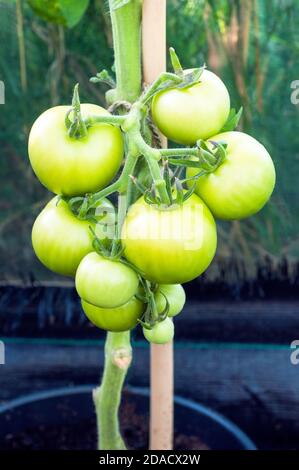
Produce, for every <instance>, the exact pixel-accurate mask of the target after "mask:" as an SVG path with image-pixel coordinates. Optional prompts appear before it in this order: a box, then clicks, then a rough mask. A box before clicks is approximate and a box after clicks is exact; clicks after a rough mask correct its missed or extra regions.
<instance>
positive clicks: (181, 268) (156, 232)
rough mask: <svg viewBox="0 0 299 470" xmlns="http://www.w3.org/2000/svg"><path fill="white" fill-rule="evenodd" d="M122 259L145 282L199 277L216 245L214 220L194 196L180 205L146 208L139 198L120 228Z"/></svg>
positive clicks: (172, 282)
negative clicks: (134, 268) (125, 259)
mask: <svg viewBox="0 0 299 470" xmlns="http://www.w3.org/2000/svg"><path fill="white" fill-rule="evenodd" d="M122 243H123V247H124V254H125V257H126V258H127V259H128V260H129V261H130V262H131V263H132V264H134V265H135V266H136V267H137V268H138V269H139V270H140V271H141V272H142V273H143V274H144V276H145V278H146V279H148V280H150V281H153V282H156V283H158V284H178V283H184V282H188V281H190V280H191V279H194V278H195V277H197V276H199V275H200V274H201V273H202V272H203V271H205V269H207V267H208V266H209V264H210V262H211V261H212V259H213V257H214V254H215V251H216V244H217V234H216V225H215V221H214V218H213V216H212V214H211V212H210V211H209V209H208V208H207V206H206V205H205V203H204V202H203V201H202V200H201V199H200V198H199V197H198V196H196V195H195V194H193V195H192V196H191V197H190V198H189V199H188V200H187V201H186V202H184V203H183V204H181V205H178V204H174V205H172V206H170V207H167V208H162V207H158V206H155V205H149V204H147V203H146V202H145V201H144V198H143V197H141V198H140V199H139V200H138V201H136V202H135V203H134V204H133V205H132V206H131V207H130V209H129V211H128V214H127V216H126V218H125V221H124V225H123V229H122Z"/></svg>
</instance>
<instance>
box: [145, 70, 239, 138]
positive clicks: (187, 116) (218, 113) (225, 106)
mask: <svg viewBox="0 0 299 470" xmlns="http://www.w3.org/2000/svg"><path fill="white" fill-rule="evenodd" d="M186 72H190V71H188V70H187V71H186ZM229 110H230V99H229V94H228V91H227V89H226V87H225V85H224V83H223V82H222V81H221V80H220V78H219V77H217V75H215V74H214V73H213V72H210V71H209V70H204V71H203V73H202V75H201V77H200V82H199V83H197V84H196V85H193V86H191V87H189V88H184V89H180V88H172V89H169V90H164V91H161V92H160V93H158V94H157V95H156V96H155V97H154V99H153V101H152V116H153V120H154V122H155V124H156V125H157V126H158V128H159V129H160V130H161V131H162V132H163V134H164V135H165V136H166V137H168V139H171V140H173V141H174V142H178V143H180V144H184V145H190V144H194V143H195V142H196V141H197V140H198V139H207V138H208V137H210V136H211V135H213V134H216V133H217V132H219V131H220V130H221V129H222V127H223V125H224V124H225V122H226V120H227V118H228V115H229Z"/></svg>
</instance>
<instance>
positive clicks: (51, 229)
mask: <svg viewBox="0 0 299 470" xmlns="http://www.w3.org/2000/svg"><path fill="white" fill-rule="evenodd" d="M101 207H102V208H103V210H104V208H107V211H108V210H110V211H112V210H113V209H114V208H113V205H112V204H111V202H110V201H108V200H107V199H105V200H103V201H102V202H101ZM98 210H100V209H98ZM102 224H103V222H102ZM91 225H92V226H93V227H94V224H93V223H91V222H90V221H87V220H79V219H78V218H77V217H76V216H75V215H74V214H73V212H72V211H71V210H70V209H69V207H68V204H67V203H66V202H65V201H64V200H62V199H60V200H59V198H58V196H55V197H54V198H53V199H51V201H50V202H49V203H48V204H47V205H46V207H45V208H44V209H43V210H42V211H41V213H40V214H39V215H38V217H37V218H36V220H35V222H34V224H33V228H32V245H33V249H34V251H35V254H36V256H37V257H38V258H39V260H40V261H41V262H42V263H43V264H44V265H45V266H46V267H47V268H49V269H51V271H54V272H56V273H58V274H62V275H64V276H75V273H76V270H77V267H78V265H79V263H80V261H81V260H82V259H83V258H84V256H85V255H87V253H89V252H91V251H93V247H92V238H93V237H92V233H91V231H90V229H89V227H90V226H91ZM94 229H95V230H96V233H97V235H98V236H99V237H100V236H102V237H104V236H105V235H106V232H105V231H104V225H97V227H96V228H95V227H94Z"/></svg>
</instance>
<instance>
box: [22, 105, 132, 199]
mask: <svg viewBox="0 0 299 470" xmlns="http://www.w3.org/2000/svg"><path fill="white" fill-rule="evenodd" d="M68 110H69V107H68V106H56V107H54V108H50V109H48V110H47V111H45V112H44V113H43V114H41V115H40V116H39V117H38V118H37V120H36V121H35V123H34V124H33V126H32V129H31V132H30V136H29V144H28V152H29V158H30V162H31V165H32V168H33V170H34V172H35V174H36V176H37V177H38V178H39V180H40V181H41V183H42V184H43V185H44V186H46V188H48V189H49V190H50V191H52V192H53V193H56V194H63V195H66V196H76V195H82V194H85V193H89V192H95V191H97V190H99V189H101V188H103V187H104V186H105V185H106V184H107V183H109V181H110V180H111V179H112V178H113V177H114V175H115V174H116V172H117V171H118V169H119V167H120V165H121V162H122V158H123V139H122V135H121V131H120V130H119V129H118V128H117V127H115V126H112V125H109V124H95V125H93V126H91V127H90V128H89V129H88V131H87V136H86V137H84V138H80V139H76V138H71V137H69V136H68V132H67V129H66V126H65V122H64V121H65V116H66V113H67V111H68ZM81 111H82V116H83V117H84V116H86V115H90V114H91V115H95V114H97V115H99V114H104V115H105V114H109V113H108V111H106V110H105V109H103V108H101V107H100V106H96V105H94V104H82V105H81Z"/></svg>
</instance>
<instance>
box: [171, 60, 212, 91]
mask: <svg viewBox="0 0 299 470" xmlns="http://www.w3.org/2000/svg"><path fill="white" fill-rule="evenodd" d="M204 69H205V65H204V66H203V67H199V68H197V69H193V70H192V72H190V73H187V74H185V75H184V80H183V81H182V83H180V84H179V85H177V86H176V88H183V89H184V88H189V87H190V86H193V85H196V83H198V82H200V77H201V75H202V73H203V71H204Z"/></svg>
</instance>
